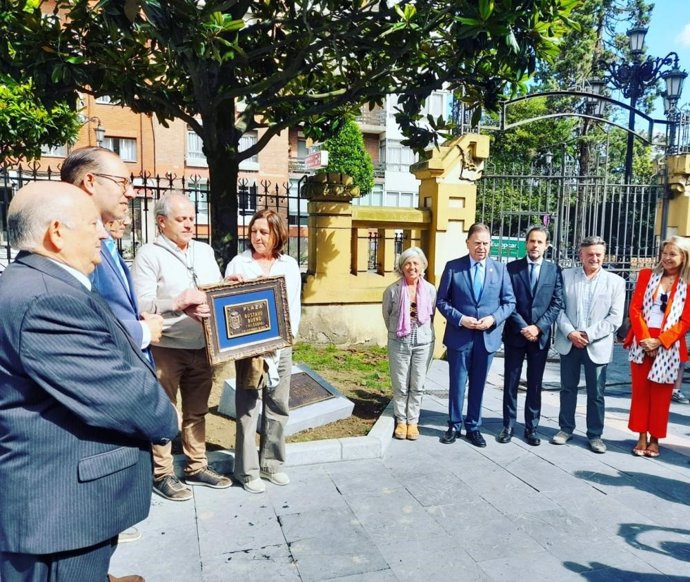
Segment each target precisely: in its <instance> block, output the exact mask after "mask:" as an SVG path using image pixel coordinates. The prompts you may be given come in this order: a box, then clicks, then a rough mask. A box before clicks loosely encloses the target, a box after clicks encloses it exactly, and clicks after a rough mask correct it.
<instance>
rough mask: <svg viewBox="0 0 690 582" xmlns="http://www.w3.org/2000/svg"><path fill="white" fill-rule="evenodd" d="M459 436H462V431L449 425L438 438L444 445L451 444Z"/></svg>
mask: <svg viewBox="0 0 690 582" xmlns="http://www.w3.org/2000/svg"><path fill="white" fill-rule="evenodd" d="M460 436H462V433H461V432H460V431H459V430H455V429H454V428H453V427H452V426H451V427H450V428H449V429H448V430H447V431H446V432H445V434H444V435H443V436H442V437H441V438H440V439H439V440H440V441H441V442H442V443H443V444H444V445H452V444H453V443H454V442H455V440H456V439H457V438H458V437H460Z"/></svg>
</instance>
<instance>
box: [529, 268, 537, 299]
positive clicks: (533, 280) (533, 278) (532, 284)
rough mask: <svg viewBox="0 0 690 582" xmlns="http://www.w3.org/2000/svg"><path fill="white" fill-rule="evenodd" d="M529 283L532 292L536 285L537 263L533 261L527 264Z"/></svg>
mask: <svg viewBox="0 0 690 582" xmlns="http://www.w3.org/2000/svg"><path fill="white" fill-rule="evenodd" d="M529 284H530V287H531V288H532V292H533V293H534V290H535V289H536V287H537V265H535V264H534V263H530V264H529Z"/></svg>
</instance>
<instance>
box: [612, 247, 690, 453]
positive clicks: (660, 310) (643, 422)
mask: <svg viewBox="0 0 690 582" xmlns="http://www.w3.org/2000/svg"><path fill="white" fill-rule="evenodd" d="M688 282H690V243H689V242H688V241H687V240H685V239H683V238H681V237H678V236H672V237H671V238H669V239H668V240H666V241H664V242H663V243H662V247H661V260H660V261H659V263H658V264H657V266H656V267H654V269H643V270H642V271H640V275H639V278H638V280H637V285H635V292H634V293H633V297H632V300H631V302H630V324H631V329H630V332H629V333H628V337H627V338H626V341H625V347H627V348H629V349H630V353H629V356H628V359H629V360H630V362H631V363H630V367H631V376H632V401H631V402H630V419H629V421H628V428H630V430H632V431H635V432H637V433H639V438H638V440H637V444H636V445H635V448H634V449H633V450H632V453H633V455H636V456H638V457H641V456H647V457H658V456H659V439H660V438H664V437H665V436H666V427H667V425H668V414H669V409H670V406H671V394H672V392H673V384H674V382H675V380H676V377H677V376H678V369H679V365H680V363H681V362H685V361H686V360H687V359H688V349H687V346H686V344H685V333H686V332H687V331H688V328H690V298H689V297H688V295H689V291H690V289H688Z"/></svg>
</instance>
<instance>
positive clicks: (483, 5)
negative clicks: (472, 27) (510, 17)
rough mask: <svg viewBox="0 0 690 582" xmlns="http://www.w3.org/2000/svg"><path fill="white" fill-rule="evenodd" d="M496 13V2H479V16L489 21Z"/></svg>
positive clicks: (484, 0)
mask: <svg viewBox="0 0 690 582" xmlns="http://www.w3.org/2000/svg"><path fill="white" fill-rule="evenodd" d="M493 11H494V0H479V15H480V16H481V17H482V20H488V19H489V17H490V16H491V14H492V13H493Z"/></svg>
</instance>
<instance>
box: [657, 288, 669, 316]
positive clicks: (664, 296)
mask: <svg viewBox="0 0 690 582" xmlns="http://www.w3.org/2000/svg"><path fill="white" fill-rule="evenodd" d="M659 300H660V301H661V313H666V306H667V305H668V293H662V294H661V295H659Z"/></svg>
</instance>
